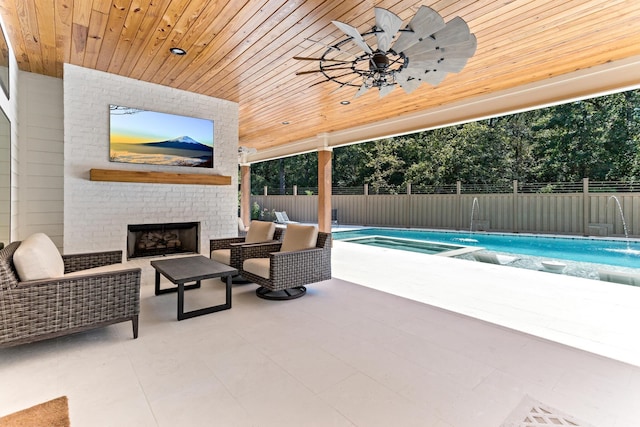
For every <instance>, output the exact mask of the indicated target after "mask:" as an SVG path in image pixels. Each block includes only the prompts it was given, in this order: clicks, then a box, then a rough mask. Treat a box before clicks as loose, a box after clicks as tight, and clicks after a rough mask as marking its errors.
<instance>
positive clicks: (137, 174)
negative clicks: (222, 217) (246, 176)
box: [89, 169, 231, 185]
mask: <svg viewBox="0 0 640 427" xmlns="http://www.w3.org/2000/svg"><path fill="white" fill-rule="evenodd" d="M89 174H90V178H89V179H90V180H91V181H113V182H145V183H153V184H196V185H231V177H230V176H224V175H206V174H195V173H171V172H146V171H130V170H116V169H91V170H90V171H89Z"/></svg>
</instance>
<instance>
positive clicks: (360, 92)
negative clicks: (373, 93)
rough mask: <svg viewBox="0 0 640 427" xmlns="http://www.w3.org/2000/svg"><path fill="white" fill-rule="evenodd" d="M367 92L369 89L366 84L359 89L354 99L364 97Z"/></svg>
mask: <svg viewBox="0 0 640 427" xmlns="http://www.w3.org/2000/svg"><path fill="white" fill-rule="evenodd" d="M367 90H369V89H368V88H367V86H366V85H364V84H363V85H362V86H360V89H358V91H357V92H356V94H355V95H354V96H353V97H354V98H357V97H359V96H362V95H364V93H365V92H366V91H367Z"/></svg>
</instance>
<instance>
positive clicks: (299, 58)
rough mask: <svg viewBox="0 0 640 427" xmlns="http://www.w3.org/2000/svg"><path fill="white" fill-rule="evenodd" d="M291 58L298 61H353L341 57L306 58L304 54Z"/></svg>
mask: <svg viewBox="0 0 640 427" xmlns="http://www.w3.org/2000/svg"><path fill="white" fill-rule="evenodd" d="M293 59H297V60H298V61H326V62H344V63H348V62H353V61H343V60H341V59H326V58H306V57H304V56H294V57H293Z"/></svg>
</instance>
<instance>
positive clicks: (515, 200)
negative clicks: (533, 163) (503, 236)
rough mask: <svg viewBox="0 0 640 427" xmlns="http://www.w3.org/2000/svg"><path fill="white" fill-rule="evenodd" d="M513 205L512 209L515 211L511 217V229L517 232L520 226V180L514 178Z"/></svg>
mask: <svg viewBox="0 0 640 427" xmlns="http://www.w3.org/2000/svg"><path fill="white" fill-rule="evenodd" d="M512 199H513V207H512V209H511V211H512V212H513V217H512V219H511V221H512V223H511V231H513V232H514V233H517V232H518V231H519V229H520V228H519V227H518V180H517V179H514V180H513V197H512Z"/></svg>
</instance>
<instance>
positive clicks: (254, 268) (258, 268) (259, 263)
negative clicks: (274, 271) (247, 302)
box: [242, 258, 271, 279]
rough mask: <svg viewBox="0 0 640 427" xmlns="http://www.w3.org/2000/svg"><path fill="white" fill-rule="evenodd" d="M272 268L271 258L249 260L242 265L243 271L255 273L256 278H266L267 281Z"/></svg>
mask: <svg viewBox="0 0 640 427" xmlns="http://www.w3.org/2000/svg"><path fill="white" fill-rule="evenodd" d="M270 267H271V262H270V260H269V258H249V259H248V260H246V261H245V262H244V263H243V265H242V269H243V270H244V271H248V272H249V273H253V274H255V275H256V276H260V277H264V278H265V279H269V275H270V274H269V271H270V270H269V268H270Z"/></svg>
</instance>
